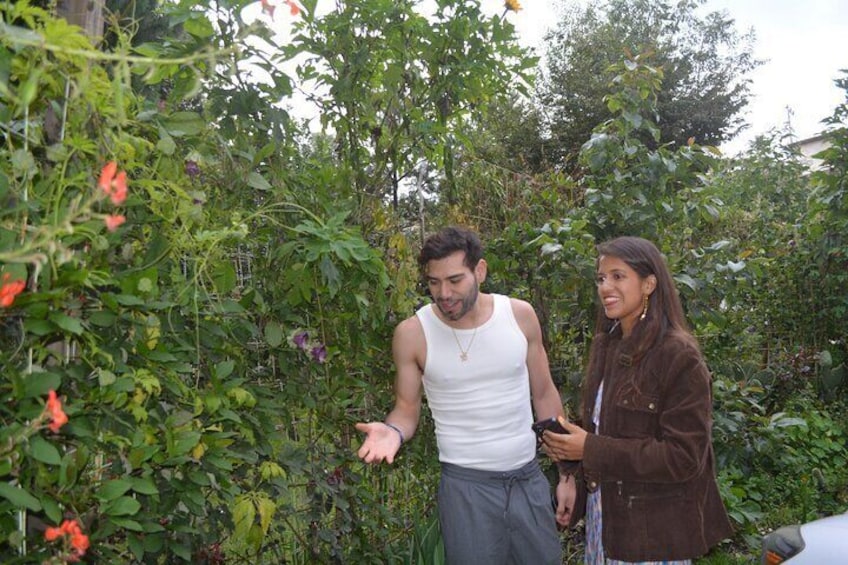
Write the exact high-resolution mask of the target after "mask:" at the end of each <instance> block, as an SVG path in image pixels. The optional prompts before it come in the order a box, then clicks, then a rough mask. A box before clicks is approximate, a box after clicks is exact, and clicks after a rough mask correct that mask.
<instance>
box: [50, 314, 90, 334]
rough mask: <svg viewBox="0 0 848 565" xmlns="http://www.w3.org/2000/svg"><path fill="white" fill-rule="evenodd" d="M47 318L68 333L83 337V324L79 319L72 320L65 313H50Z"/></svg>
mask: <svg viewBox="0 0 848 565" xmlns="http://www.w3.org/2000/svg"><path fill="white" fill-rule="evenodd" d="M47 317H48V318H49V319H50V321H51V322H53V323H54V324H56V325H57V326H59V327H60V328H61V329H63V330H65V331H66V332H70V333H72V334H74V335H82V333H83V331H84V329H83V327H82V323H81V322H80V321H79V320H78V319H77V318H72V317H70V316H68V315H67V314H65V313H63V312H50V314H48V316H47Z"/></svg>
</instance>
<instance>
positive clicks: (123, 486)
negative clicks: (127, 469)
mask: <svg viewBox="0 0 848 565" xmlns="http://www.w3.org/2000/svg"><path fill="white" fill-rule="evenodd" d="M131 488H132V483H131V482H130V481H128V480H126V479H116V480H111V481H106V482H105V483H103V484H102V485H101V486H100V488H99V489H97V492H96V493H95V496H97V498H99V499H100V500H103V501H109V500H115V499H116V498H118V497H119V496H123V494H124V493H126V492H127V491H128V490H130V489H131Z"/></svg>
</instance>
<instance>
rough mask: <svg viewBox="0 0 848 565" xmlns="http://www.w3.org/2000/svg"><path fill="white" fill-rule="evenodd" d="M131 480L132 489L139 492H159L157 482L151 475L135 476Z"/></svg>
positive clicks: (151, 493) (149, 493)
mask: <svg viewBox="0 0 848 565" xmlns="http://www.w3.org/2000/svg"><path fill="white" fill-rule="evenodd" d="M130 482H131V483H132V490H134V491H135V492H137V493H139V494H147V495H155V494H159V489H158V488H156V483H155V482H154V481H153V479H152V478H151V477H133V478H131V479H130Z"/></svg>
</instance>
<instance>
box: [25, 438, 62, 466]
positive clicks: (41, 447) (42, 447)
mask: <svg viewBox="0 0 848 565" xmlns="http://www.w3.org/2000/svg"><path fill="white" fill-rule="evenodd" d="M29 452H30V454H31V455H32V457H33V458H34V459H36V460H37V461H41V462H42V463H47V464H48V465H61V464H62V456H61V455H60V454H59V450H58V449H56V446H55V445H53V444H52V443H50V442H49V441H47V440H46V439H44V438H43V437H41V436H32V437H31V438H30V440H29Z"/></svg>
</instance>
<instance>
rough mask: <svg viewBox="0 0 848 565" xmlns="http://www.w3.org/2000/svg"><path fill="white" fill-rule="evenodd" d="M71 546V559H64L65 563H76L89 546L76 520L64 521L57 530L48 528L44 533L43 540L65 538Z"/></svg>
mask: <svg viewBox="0 0 848 565" xmlns="http://www.w3.org/2000/svg"><path fill="white" fill-rule="evenodd" d="M66 537H67V540H68V541H69V542H70V545H71V553H72V558H66V561H69V562H70V561H77V560H79V558H80V557H82V556H83V555H85V552H86V551H87V550H88V548H89V546H90V545H91V543H90V541H89V539H88V536H87V535H85V534H84V533H82V528H81V527H80V525H79V522H77V521H76V520H65V521H64V522H62V525H61V526H59V527H58V528H54V527H49V528H47V529H46V530H45V531H44V539H46V540H47V541H50V542H52V541H56V540H57V539H59V538H66Z"/></svg>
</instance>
